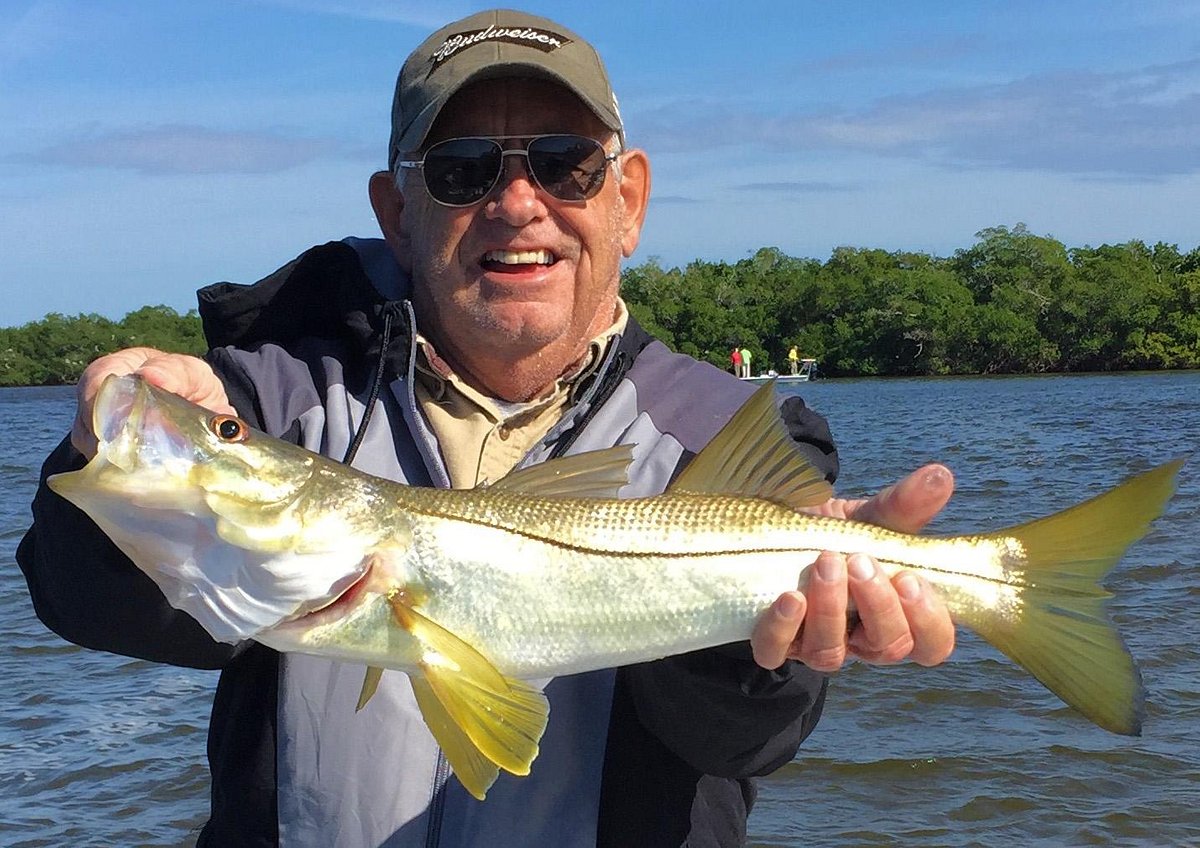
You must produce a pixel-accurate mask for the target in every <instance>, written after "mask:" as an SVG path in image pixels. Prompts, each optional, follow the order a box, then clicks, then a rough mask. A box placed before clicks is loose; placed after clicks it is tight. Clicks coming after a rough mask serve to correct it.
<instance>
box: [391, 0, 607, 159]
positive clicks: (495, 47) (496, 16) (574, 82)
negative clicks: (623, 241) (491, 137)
mask: <svg viewBox="0 0 1200 848" xmlns="http://www.w3.org/2000/svg"><path fill="white" fill-rule="evenodd" d="M523 76H535V77H542V78H545V79H550V80H553V81H554V82H557V83H559V84H560V85H562V86H564V87H566V88H568V89H570V90H571V91H572V92H574V93H575V95H576V96H577V97H578V98H579V99H580V100H581V101H583V103H584V104H585V105H587V107H588V108H589V109H591V110H592V111H593V112H595V113H596V117H597V118H599V119H600V121H601V122H602V123H603V124H604V125H605V126H606V127H608V128H609V129H611V130H612V131H613V132H615V133H617V134H618V136H619V137H620V140H621V145H622V146H624V144H625V131H624V127H623V126H622V123H621V113H620V112H619V111H618V109H617V97H616V95H615V94H613V90H612V85H611V83H609V81H608V72H607V71H605V69H604V63H603V62H602V61H601V60H600V54H598V53H597V52H596V49H595V48H594V47H592V45H590V44H588V43H587V42H586V41H584V40H583V39H582V38H580V37H579V36H578V35H576V34H575V33H574V32H572V31H571V30H569V29H567V28H566V27H564V26H561V25H560V24H556V23H554V21H550V20H547V19H546V18H539V17H538V16H536V15H529V14H526V13H525V12H517V11H513V10H512V9H491V10H489V11H486V12H478V13H476V14H474V15H471V16H469V17H466V18H463V19H462V20H459V21H455V22H454V23H452V24H447V25H446V26H444V27H442V28H441V29H439V30H438V31H437V32H435V33H434V34H433V35H431V36H429V38H427V39H425V41H423V42H422V43H421V45H420V46H419V47H418V48H417V49H416V50H414V51H413V52H412V54H411V55H410V56H409V57H408V59H407V60H406V61H405V63H404V67H402V68H401V69H400V76H399V77H398V78H397V80H396V95H395V98H394V99H393V101H392V138H391V143H390V144H389V146H388V168H389V169H395V167H396V161H397V160H398V159H399V158H400V154H402V153H410V152H414V151H416V150H419V149H420V147H421V145H422V144H424V142H425V136H426V135H428V134H429V129H430V127H432V126H433V122H434V121H435V120H436V119H437V116H438V113H439V112H441V110H442V107H443V106H445V105H446V101H448V100H449V99H450V98H451V97H453V96H454V93H455V92H457V91H458V90H459V89H460V88H462V87H463V86H464V85H466V84H467V83H469V82H474V81H476V80H481V79H494V78H498V77H523Z"/></svg>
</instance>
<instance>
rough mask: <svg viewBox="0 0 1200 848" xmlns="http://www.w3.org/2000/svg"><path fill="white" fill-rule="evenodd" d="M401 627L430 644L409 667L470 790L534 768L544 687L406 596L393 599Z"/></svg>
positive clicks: (479, 791)
mask: <svg viewBox="0 0 1200 848" xmlns="http://www.w3.org/2000/svg"><path fill="white" fill-rule="evenodd" d="M392 612H393V613H394V615H395V616H396V619H397V621H398V622H399V623H400V625H401V626H402V627H404V628H405V629H406V630H408V631H409V632H410V633H412V634H413V636H414V637H415V638H416V639H417V640H418V641H420V642H421V644H422V645H423V646H424V653H423V656H422V660H421V662H420V673H413V674H411V675H410V679H411V681H412V687H413V693H414V694H415V695H416V698H417V705H418V706H419V707H420V708H421V715H422V717H423V718H424V719H425V723H426V724H427V725H428V726H429V729H430V731H431V732H432V733H433V736H434V738H435V739H436V740H437V742H438V744H439V745H440V746H441V747H442V750H443V751H444V752H445V754H446V759H447V760H448V761H449V763H450V767H451V768H453V769H454V773H455V774H456V775H458V779H459V780H460V781H461V782H462V784H463V786H465V787H466V789H467V791H468V792H470V793H471V794H472V795H474V796H475V797H476V798H479V799H480V800H482V799H483V797H484V795H485V794H486V793H487V790H488V788H489V787H490V786H491V785H492V784H493V783H494V782H495V780H496V777H497V775H498V774H499V769H504V770H505V771H508V772H511V773H512V774H517V775H526V774H529V767H530V764H532V763H533V760H534V758H536V757H537V754H538V740H540V739H541V737H542V733H543V731H545V729H546V721H547V719H548V717H549V711H550V705H549V703H548V702H547V700H546V696H545V695H543V694H542V693H541V692H540V691H538V690H537V689H535V688H534V687H532V686H530V685H529V684H527V683H524V682H522V681H520V680H516V679H514V678H511V677H505V676H504V675H502V674H500V672H498V671H497V670H496V668H495V667H494V666H493V665H492V664H491V663H490V662H488V660H487V659H486V658H485V657H484V656H483V655H482V654H480V653H479V652H478V651H477V650H475V648H473V647H471V646H470V645H469V644H467V643H466V642H465V641H463V640H462V639H460V638H459V637H458V636H455V635H454V634H453V633H451V632H450V631H449V630H446V629H445V628H444V627H442V626H441V625H439V624H437V623H436V622H434V621H432V620H430V619H429V618H426V617H425V616H424V615H422V614H421V613H419V612H417V611H416V610H414V609H413V608H412V607H410V606H408V605H407V604H406V603H405V602H404V598H403V596H402V595H400V594H398V595H397V596H396V597H394V598H393V599H392Z"/></svg>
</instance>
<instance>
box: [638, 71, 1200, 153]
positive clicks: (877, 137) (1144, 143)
mask: <svg viewBox="0 0 1200 848" xmlns="http://www.w3.org/2000/svg"><path fill="white" fill-rule="evenodd" d="M696 116H704V119H703V120H704V125H703V126H702V127H701V126H700V125H699V123H698V119H697V118H696ZM713 116H719V120H714V117H713ZM630 123H631V124H633V125H635V126H637V127H639V128H640V130H641V134H640V135H639V136H638V138H639V140H640V142H641V143H643V144H645V146H647V147H648V148H650V149H651V150H665V151H677V150H688V149H701V148H705V147H708V148H713V147H722V146H726V145H734V144H737V145H744V144H755V143H758V144H762V145H765V146H767V147H769V148H774V149H776V150H782V151H806V150H807V151H841V152H846V151H851V152H861V153H868V154H873V155H880V156H886V157H902V158H909V159H916V160H920V161H925V162H929V163H932V164H937V165H940V166H943V167H951V168H963V167H966V168H980V167H985V168H999V169H1020V170H1033V171H1050V172H1056V173H1064V174H1080V175H1084V174H1088V175H1100V174H1107V175H1116V176H1152V177H1154V176H1159V177H1161V176H1169V175H1173V174H1189V173H1197V172H1200V144H1197V143H1196V139H1197V138H1200V60H1192V61H1187V62H1179V63H1175V64H1170V65H1157V66H1147V67H1145V68H1141V69H1138V70H1134V71H1129V72H1107V73H1102V72H1091V71H1078V72H1070V73H1046V74H1039V75H1033V76H1028V77H1025V78H1022V79H1018V80H1013V81H1011V82H1007V83H1003V84H994V85H979V86H968V87H958V88H953V89H949V88H947V89H938V90H932V91H928V92H925V93H922V94H916V95H896V96H891V97H885V98H880V99H877V100H876V101H874V102H873V103H871V104H869V105H867V106H865V107H863V108H861V109H841V110H832V109H830V110H825V111H814V112H810V113H807V114H791V115H787V114H784V115H779V114H778V113H777V114H775V115H771V116H766V115H753V114H746V113H745V112H744V107H740V106H732V105H730V104H722V103H714V102H705V103H699V102H696V101H689V102H687V103H683V102H679V103H675V104H672V105H670V106H667V107H663V108H662V109H660V110H657V111H656V112H655V113H652V114H643V115H639V116H633V117H632V119H631V121H630Z"/></svg>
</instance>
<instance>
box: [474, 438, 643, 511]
mask: <svg viewBox="0 0 1200 848" xmlns="http://www.w3.org/2000/svg"><path fill="white" fill-rule="evenodd" d="M632 461H633V446H632V445H616V446H615V447H611V448H604V449H603V450H594V451H587V452H586V453H580V454H576V455H575V456H563V457H559V458H558V459H549V460H546V461H545V462H542V463H539V464H537V465H531V466H529V467H528V468H518V469H517V470H516V471H513V472H510V473H509V474H507V475H506V476H504V477H502V478H500V479H499V480H497V481H496V482H495V483H492V484H491V485H490V488H491V489H492V490H493V491H502V492H522V493H525V494H530V495H539V496H541V497H544V498H553V497H564V498H615V497H616V496H617V491H618V490H619V489H620V488H621V487H622V486H624V485H625V484H626V483H628V482H629V463H631V462H632Z"/></svg>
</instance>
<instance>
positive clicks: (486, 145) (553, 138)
mask: <svg viewBox="0 0 1200 848" xmlns="http://www.w3.org/2000/svg"><path fill="white" fill-rule="evenodd" d="M516 139H521V140H524V139H528V141H527V142H526V144H525V146H524V148H513V149H505V148H504V147H503V145H501V142H503V141H513V140H516ZM619 155H620V153H619V152H618V153H605V152H604V146H603V145H602V144H600V142H598V141H596V140H595V139H594V138H588V137H587V136H583V135H566V134H562V135H534V136H529V135H497V136H486V137H485V136H470V137H466V138H448V139H446V140H445V141H439V142H438V143H437V144H434V145H432V146H431V147H430V148H429V149H428V150H426V151H425V155H424V156H423V157H422V158H420V159H409V160H401V161H399V162H397V163H396V165H397V167H400V168H419V169H421V172H422V173H423V175H424V177H425V188H426V189H427V190H428V191H429V196H430V197H432V198H433V199H434V200H436V201H437V202H438V203H440V204H442V205H443V206H470V205H472V204H474V203H478V202H479V201H481V200H483V199H484V198H485V197H487V195H488V192H490V191H491V190H492V189H493V188H495V186H496V183H497V182H499V180H500V172H501V171H502V170H503V169H504V157H505V156H524V157H525V161H526V163H527V165H528V169H529V175H530V176H531V177H532V178H533V181H534V182H535V183H537V184H538V186H539V187H541V189H542V191H544V192H546V193H547V194H549V195H550V196H551V197H555V198H558V199H559V200H568V201H579V200H587V199H589V198H592V197H595V196H596V192H598V191H600V187H601V186H603V185H604V175H605V173H606V172H607V171H608V163H609V162H613V161H615V160H616V158H617V157H618V156H619Z"/></svg>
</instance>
